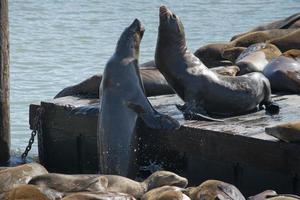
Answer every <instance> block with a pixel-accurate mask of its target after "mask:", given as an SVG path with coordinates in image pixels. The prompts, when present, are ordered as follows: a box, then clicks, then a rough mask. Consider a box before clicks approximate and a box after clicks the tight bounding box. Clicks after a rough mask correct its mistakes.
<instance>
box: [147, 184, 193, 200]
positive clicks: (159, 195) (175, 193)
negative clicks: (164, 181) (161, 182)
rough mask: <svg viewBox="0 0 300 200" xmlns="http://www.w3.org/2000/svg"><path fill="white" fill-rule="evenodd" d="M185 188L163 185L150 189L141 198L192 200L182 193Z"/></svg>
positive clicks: (149, 199) (150, 199) (151, 199)
mask: <svg viewBox="0 0 300 200" xmlns="http://www.w3.org/2000/svg"><path fill="white" fill-rule="evenodd" d="M182 191H183V189H182V188H179V187H175V186H163V187H159V188H155V189H153V190H150V191H149V192H147V193H146V194H144V195H143V197H142V198H141V200H171V199H172V200H190V198H189V197H188V196H187V195H185V194H183V193H182Z"/></svg>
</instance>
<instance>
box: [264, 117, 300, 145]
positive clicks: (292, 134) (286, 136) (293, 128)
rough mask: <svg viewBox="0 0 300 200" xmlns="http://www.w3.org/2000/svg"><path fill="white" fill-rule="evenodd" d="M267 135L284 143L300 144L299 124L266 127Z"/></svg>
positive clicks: (290, 123)
mask: <svg viewBox="0 0 300 200" xmlns="http://www.w3.org/2000/svg"><path fill="white" fill-rule="evenodd" d="M265 131H266V133H267V134H269V135H272V136H274V137H276V138H278V139H280V140H282V141H285V142H297V143H299V142H300V122H299V121H296V122H289V123H285V124H280V125H277V126H273V127H266V128H265Z"/></svg>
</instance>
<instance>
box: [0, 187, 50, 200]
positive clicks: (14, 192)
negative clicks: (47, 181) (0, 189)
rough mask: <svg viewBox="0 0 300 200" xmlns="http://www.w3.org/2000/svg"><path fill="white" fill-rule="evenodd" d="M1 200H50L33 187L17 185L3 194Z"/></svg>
mask: <svg viewBox="0 0 300 200" xmlns="http://www.w3.org/2000/svg"><path fill="white" fill-rule="evenodd" d="M1 199H3V200H52V199H50V198H48V197H47V196H46V195H45V194H43V193H42V192H41V191H40V190H39V189H38V188H37V187H35V186H34V185H18V186H16V187H14V188H12V189H10V190H9V191H7V192H5V194H4V197H2V198H1Z"/></svg>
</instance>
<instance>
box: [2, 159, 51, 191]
mask: <svg viewBox="0 0 300 200" xmlns="http://www.w3.org/2000/svg"><path fill="white" fill-rule="evenodd" d="M47 173H48V171H47V170H46V169H45V168H44V167H43V166H42V165H40V164H38V163H29V164H24V165H20V166H17V167H8V168H7V169H4V170H1V171H0V193H1V192H4V191H7V190H9V189H11V188H13V187H15V186H17V185H20V184H27V183H28V181H29V180H30V179H31V178H32V177H35V176H38V175H42V174H47Z"/></svg>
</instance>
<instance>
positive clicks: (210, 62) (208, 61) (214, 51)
mask: <svg viewBox="0 0 300 200" xmlns="http://www.w3.org/2000/svg"><path fill="white" fill-rule="evenodd" d="M231 47H232V46H231V45H230V44H228V43H215V44H208V45H205V46H202V47H200V48H199V49H197V50H196V51H195V52H194V55H195V56H196V57H197V58H199V59H200V60H201V62H203V64H204V65H205V66H207V67H208V68H212V67H218V66H226V65H232V63H231V62H230V61H228V60H225V59H224V58H223V57H222V53H223V51H224V50H226V49H228V48H231Z"/></svg>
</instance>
